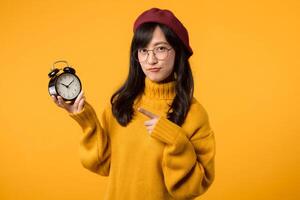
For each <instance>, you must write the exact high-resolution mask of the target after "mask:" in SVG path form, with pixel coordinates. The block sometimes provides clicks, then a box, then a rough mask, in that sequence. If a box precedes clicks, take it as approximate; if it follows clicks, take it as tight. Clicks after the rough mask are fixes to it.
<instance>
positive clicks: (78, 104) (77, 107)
mask: <svg viewBox="0 0 300 200" xmlns="http://www.w3.org/2000/svg"><path fill="white" fill-rule="evenodd" d="M51 97H52V100H53V101H54V103H55V104H56V105H57V106H58V107H61V108H63V109H65V110H66V111H67V112H69V113H70V114H75V113H78V112H80V111H81V110H82V109H83V107H84V100H85V97H84V95H83V91H82V90H81V92H80V93H79V95H78V96H77V98H76V100H75V102H74V103H73V104H70V103H66V102H65V101H64V100H63V99H62V97H61V96H57V98H56V96H54V95H51Z"/></svg>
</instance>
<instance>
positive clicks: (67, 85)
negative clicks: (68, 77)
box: [60, 83, 68, 88]
mask: <svg viewBox="0 0 300 200" xmlns="http://www.w3.org/2000/svg"><path fill="white" fill-rule="evenodd" d="M60 84H61V85H63V86H65V87H66V88H68V85H65V84H63V83H60Z"/></svg>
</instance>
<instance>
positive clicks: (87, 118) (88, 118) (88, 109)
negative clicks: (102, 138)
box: [69, 102, 97, 129]
mask: <svg viewBox="0 0 300 200" xmlns="http://www.w3.org/2000/svg"><path fill="white" fill-rule="evenodd" d="M69 116H70V117H72V118H73V119H74V120H76V121H77V122H78V123H79V125H80V126H81V127H82V128H83V129H84V128H86V127H87V126H90V123H91V122H94V121H95V120H93V119H95V117H97V116H96V114H95V111H94V109H93V108H92V106H91V105H90V104H89V103H88V102H85V105H84V107H83V109H82V110H81V111H80V112H77V113H69Z"/></svg>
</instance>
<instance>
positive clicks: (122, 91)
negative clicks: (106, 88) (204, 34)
mask: <svg viewBox="0 0 300 200" xmlns="http://www.w3.org/2000/svg"><path fill="white" fill-rule="evenodd" d="M156 26H159V27H160V28H161V30H162V31H163V33H164V35H165V37H166V40H167V41H168V43H169V44H170V45H171V46H172V47H173V48H174V50H175V62H174V69H173V75H175V77H176V78H175V93H176V96H175V98H174V100H173V102H172V104H171V106H170V108H169V110H168V113H167V118H168V119H169V120H170V121H172V122H174V123H176V124H177V125H179V126H181V125H182V124H183V122H184V120H185V118H186V115H187V113H188V111H189V108H190V104H191V101H192V98H193V93H194V80H193V75H192V71H191V68H190V64H189V61H188V58H189V55H190V54H189V51H188V50H187V49H186V47H185V46H184V44H183V43H182V42H181V40H180V39H179V38H178V37H177V35H176V34H174V32H173V31H172V30H171V29H169V28H168V27H167V26H165V25H163V24H160V23H155V22H148V23H144V24H142V25H140V27H139V28H138V29H137V30H136V32H135V34H134V36H133V38H132V41H131V47H130V64H129V73H128V76H127V80H126V81H125V83H124V84H123V85H122V86H121V87H120V88H119V89H118V90H117V91H116V92H115V93H114V94H113V95H112V96H111V99H110V103H111V105H112V113H113V115H114V117H115V118H116V119H117V121H118V122H119V124H121V125H122V126H126V125H127V124H128V123H129V122H130V121H131V119H132V117H133V114H134V109H133V104H134V100H135V98H136V97H138V95H140V94H141V92H143V91H144V88H145V74H144V72H143V70H142V68H141V66H140V63H139V62H138V61H137V60H136V59H135V56H136V55H137V49H139V48H144V47H146V46H147V44H148V43H149V42H150V41H151V39H152V36H153V32H154V29H155V28H156ZM171 110H172V112H170V111H171Z"/></svg>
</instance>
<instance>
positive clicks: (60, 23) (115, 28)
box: [0, 0, 300, 200]
mask: <svg viewBox="0 0 300 200" xmlns="http://www.w3.org/2000/svg"><path fill="white" fill-rule="evenodd" d="M154 6H156V7H160V8H167V9H170V10H172V11H173V12H174V13H175V15H176V16H177V17H178V18H179V19H180V20H181V21H182V22H183V23H184V25H185V26H186V27H187V29H188V31H189V35H190V43H191V46H192V48H193V50H194V55H193V56H192V57H191V59H190V62H191V66H192V69H193V73H194V79H195V97H196V98H197V99H198V100H199V101H200V102H201V103H202V104H203V106H204V107H205V108H206V110H207V111H208V114H209V117H210V122H211V125H212V127H213V129H214V130H215V134H216V144H217V154H216V178H215V181H214V183H213V185H212V186H211V188H210V189H209V191H208V192H207V193H205V194H204V195H203V196H202V197H201V198H199V199H203V200H223V199H224V200H227V199H228V200H232V199H237V200H248V199H249V200H250V199H251V200H253V199H256V200H266V199H268V200H269V199H272V200H296V199H300V193H299V186H300V176H299V171H300V170H299V169H300V162H299V161H300V159H299V155H300V151H299V145H300V144H299V139H300V138H299V133H300V128H299V117H300V116H299V112H300V109H299V107H300V106H299V103H300V101H299V100H300V98H299V97H300V93H299V81H298V79H299V78H300V76H299V64H300V61H299V52H300V49H299V45H300V43H299V35H300V31H299V27H300V14H299V13H300V9H299V8H300V3H299V1H297V0H295V1H288V0H287V1H279V0H273V1H266V0H264V1H261V0H260V1H259V0H254V1H250V0H249V1H248V0H247V1H240V0H226V1H209V0H205V1H189V0H185V1H142V0H138V1H137V0H136V1H90V0H85V1H74V0H73V1H67V0H60V1H49V0H48V1H38V0H36V1H32V0H31V1H30V0H27V1H25V0H19V1H16V0H1V1H0V27H1V31H0V75H1V78H0V89H1V100H0V102H1V103H0V124H1V133H0V159H1V164H0V199H1V200H15V199H17V200H19V199H20V200H21V199H22V200H24V199H30V200H41V199H42V200H46V199H62V200H66V199H70V200H71V199H72V200H74V199H75V200H76V199H78V200H79V199H95V200H96V199H102V197H103V196H104V192H105V189H106V185H107V178H106V177H102V176H98V175H96V174H94V173H91V172H89V171H87V170H86V169H85V168H83V166H82V165H81V164H80V161H79V156H78V145H79V142H78V141H79V135H80V134H81V133H82V132H81V128H80V127H79V125H78V124H76V122H75V121H74V120H73V119H71V118H70V117H69V116H68V115H67V113H66V111H65V110H62V109H61V108H59V107H57V106H56V105H55V104H54V103H53V102H52V100H51V98H50V96H49V95H48V89H47V86H48V81H49V79H48V77H47V74H48V72H49V70H50V68H51V66H52V63H53V62H54V61H56V60H59V59H66V60H67V61H69V63H70V64H71V65H72V66H73V67H75V69H76V70H77V74H78V75H79V77H80V78H81V81H82V83H83V89H84V91H85V95H86V98H87V100H88V101H89V102H90V103H91V104H92V105H93V106H94V108H95V109H96V111H97V114H98V115H99V114H100V111H101V109H102V108H103V105H105V102H106V101H108V100H109V98H110V96H111V94H112V93H113V92H114V91H115V90H116V89H117V88H118V87H119V85H120V84H121V83H122V82H123V81H124V80H125V78H126V77H127V73H128V64H129V59H128V58H129V46H130V42H131V38H132V36H133V33H132V26H133V22H134V20H135V19H136V17H137V16H138V15H139V14H140V13H141V12H142V11H144V10H146V9H149V8H151V7H154ZM150 150H151V149H149V151H150Z"/></svg>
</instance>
